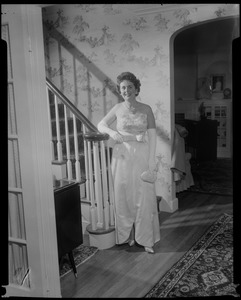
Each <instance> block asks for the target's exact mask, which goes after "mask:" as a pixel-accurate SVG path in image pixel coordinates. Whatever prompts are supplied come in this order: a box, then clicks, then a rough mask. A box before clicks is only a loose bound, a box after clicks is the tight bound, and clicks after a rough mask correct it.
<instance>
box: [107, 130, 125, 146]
mask: <svg viewBox="0 0 241 300" xmlns="http://www.w3.org/2000/svg"><path fill="white" fill-rule="evenodd" d="M109 135H110V137H111V138H112V139H113V140H114V141H115V142H117V143H119V144H121V143H123V142H124V139H123V136H122V135H121V134H120V133H119V132H117V131H114V130H113V132H111V133H110V134H109Z"/></svg>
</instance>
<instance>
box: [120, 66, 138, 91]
mask: <svg viewBox="0 0 241 300" xmlns="http://www.w3.org/2000/svg"><path fill="white" fill-rule="evenodd" d="M124 80H128V81H130V82H132V83H133V84H134V86H135V88H136V96H138V95H139V93H140V86H141V82H140V80H139V79H137V78H136V76H135V75H134V74H132V73H131V72H123V73H121V74H120V75H119V76H118V77H117V91H118V93H121V91H120V84H121V82H122V81H124Z"/></svg>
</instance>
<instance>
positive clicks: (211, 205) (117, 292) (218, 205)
mask: <svg viewBox="0 0 241 300" xmlns="http://www.w3.org/2000/svg"><path fill="white" fill-rule="evenodd" d="M177 196H178V198H179V209H178V211H176V212H174V213H172V214H171V213H165V212H161V213H160V233H161V240H160V241H159V242H158V243H157V244H156V245H155V247H154V249H155V254H149V253H146V252H145V251H144V248H143V247H141V246H139V245H135V246H133V247H129V246H128V245H127V244H126V245H121V246H114V247H112V248H110V249H106V250H99V251H98V252H97V253H96V254H95V255H94V256H93V257H92V258H91V259H90V260H88V261H86V262H85V263H83V264H82V265H80V266H79V267H78V278H77V279H75V277H74V275H73V273H72V272H71V273H69V274H67V275H66V276H64V277H63V278H61V290H62V296H63V297H68V298H72V297H73V298H94V297H97V298H103V297H104V298H127V297H134V298H135V297H136V298H140V297H144V296H145V294H146V293H147V292H148V291H149V290H150V289H151V288H152V287H153V286H154V285H155V284H156V283H157V282H158V280H159V279H160V278H161V277H162V276H163V275H164V274H165V273H166V272H167V271H168V270H169V269H170V268H171V266H172V265H173V264H174V263H175V262H177V261H178V259H179V258H180V257H181V256H182V255H183V254H184V253H185V252H186V251H188V250H189V249H190V247H191V246H192V245H193V244H194V243H195V241H196V240H197V239H198V238H199V237H201V235H202V234H203V233H204V232H205V230H206V229H207V228H208V227H209V226H210V225H211V224H212V223H213V222H214V221H215V220H216V219H217V218H218V217H219V216H220V215H221V214H222V213H224V212H226V213H228V212H229V213H232V209H233V199H232V197H230V196H220V195H209V194H203V193H196V192H186V191H185V192H181V193H179V194H178V195H177ZM85 243H86V244H87V243H88V240H85Z"/></svg>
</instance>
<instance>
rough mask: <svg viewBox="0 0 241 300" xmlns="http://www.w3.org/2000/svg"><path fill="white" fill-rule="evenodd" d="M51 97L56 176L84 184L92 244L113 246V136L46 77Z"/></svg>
mask: <svg viewBox="0 0 241 300" xmlns="http://www.w3.org/2000/svg"><path fill="white" fill-rule="evenodd" d="M46 85H47V99H48V101H49V105H48V107H49V130H50V136H51V140H50V147H51V152H52V166H53V179H54V180H61V179H66V180H69V181H76V182H79V184H80V201H81V207H82V209H81V210H82V221H83V220H84V221H85V223H86V224H82V225H86V226H82V227H83V228H86V230H87V231H88V233H89V235H90V244H91V245H93V246H97V247H98V248H100V249H106V248H109V247H112V246H113V245H114V244H115V239H114V204H113V200H114V199H113V198H114V192H113V182H112V176H111V169H110V160H111V153H110V148H109V147H108V144H107V140H108V139H109V136H108V135H106V134H101V133H100V132H98V130H97V128H96V127H95V126H94V125H93V124H92V123H91V122H90V121H89V120H88V119H87V118H86V117H85V116H84V115H83V114H82V113H81V112H80V111H79V110H78V109H77V108H76V107H75V106H74V105H73V104H72V102H71V101H69V100H68V99H67V98H66V97H65V95H64V94H62V93H61V91H59V90H58V88H57V87H56V86H54V84H53V83H51V82H50V80H49V79H47V78H46Z"/></svg>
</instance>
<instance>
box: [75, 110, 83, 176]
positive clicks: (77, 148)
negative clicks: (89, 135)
mask: <svg viewBox="0 0 241 300" xmlns="http://www.w3.org/2000/svg"><path fill="white" fill-rule="evenodd" d="M73 125H74V152H75V172H76V181H81V174H80V161H79V147H78V134H77V125H76V116H75V115H74V114H73Z"/></svg>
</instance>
